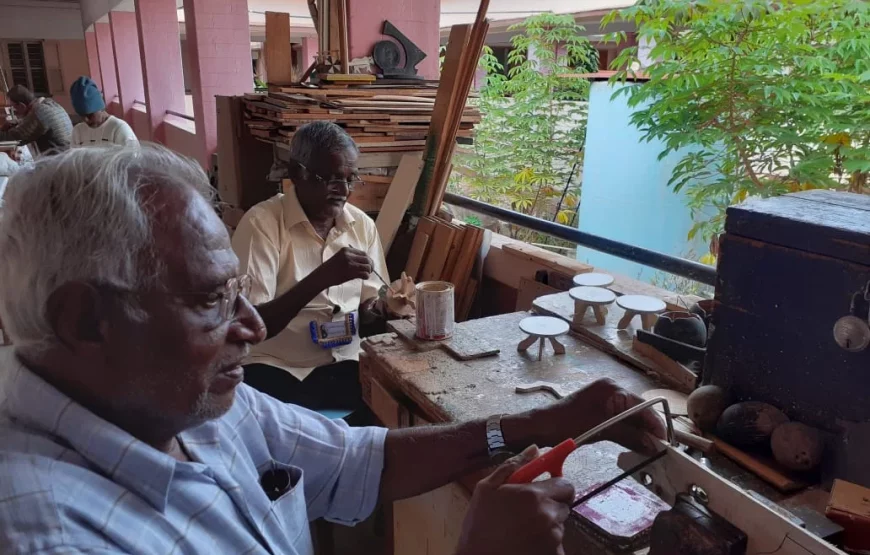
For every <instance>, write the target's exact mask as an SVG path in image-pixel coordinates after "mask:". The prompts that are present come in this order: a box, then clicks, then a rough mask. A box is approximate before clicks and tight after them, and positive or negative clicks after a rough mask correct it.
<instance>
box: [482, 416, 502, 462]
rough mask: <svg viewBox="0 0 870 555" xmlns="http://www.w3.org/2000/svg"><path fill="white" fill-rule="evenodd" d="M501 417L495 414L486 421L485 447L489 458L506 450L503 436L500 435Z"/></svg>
mask: <svg viewBox="0 0 870 555" xmlns="http://www.w3.org/2000/svg"><path fill="white" fill-rule="evenodd" d="M502 416H504V415H501V414H497V415H494V416H490V417H489V418H487V419H486V445H487V448H488V449H489V456H490V457H492V456H494V455H497V454H500V453H503V452H504V451H506V450H507V444H506V443H505V441H504V435H502V433H501V418H502Z"/></svg>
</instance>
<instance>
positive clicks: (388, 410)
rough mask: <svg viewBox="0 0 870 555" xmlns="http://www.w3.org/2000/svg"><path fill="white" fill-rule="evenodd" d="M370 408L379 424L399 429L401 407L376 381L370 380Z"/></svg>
mask: <svg viewBox="0 0 870 555" xmlns="http://www.w3.org/2000/svg"><path fill="white" fill-rule="evenodd" d="M371 387H372V390H371V408H372V412H373V413H375V416H377V417H378V420H380V421H381V423H382V424H383V425H384V426H385V427H387V428H389V429H391V430H396V429H398V428H400V427H401V426H400V423H401V421H402V416H401V412H402V407H401V405H399V402H398V401H396V400H395V399H394V398H393V396H392V395H390V392H389V391H387V389H386V388H385V387H384V386H383V385H381V383H380V382H379V381H378V380H375V379H373V380H371Z"/></svg>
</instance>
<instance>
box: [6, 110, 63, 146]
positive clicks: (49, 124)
mask: <svg viewBox="0 0 870 555" xmlns="http://www.w3.org/2000/svg"><path fill="white" fill-rule="evenodd" d="M72 130H73V126H72V121H71V120H70V119H69V115H68V114H67V113H66V110H64V109H63V106H61V105H60V104H58V103H57V102H55V101H54V100H52V99H50V98H37V99H36V100H34V101H33V103H32V104H31V105H30V110H29V111H28V112H27V115H26V116H24V118H23V119H22V120H21V123H19V124H18V125H16V126H15V127H12V128H10V129H7V130H6V131H0V141H19V142H20V143H21V144H25V145H26V144H28V143H36V146H37V148H39V152H40V153H41V154H45V153H46V152H49V151H52V150H68V149H69V144H70V140H71V138H72Z"/></svg>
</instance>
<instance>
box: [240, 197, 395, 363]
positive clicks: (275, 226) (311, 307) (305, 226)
mask: <svg viewBox="0 0 870 555" xmlns="http://www.w3.org/2000/svg"><path fill="white" fill-rule="evenodd" d="M343 247H353V248H356V249H359V250H362V251H365V252H366V253H367V254H368V255H369V258H371V259H372V263H373V264H374V269H375V270H376V271H377V272H378V273H379V274H380V275H382V276H383V277H384V279H386V280H389V277H388V276H387V264H386V261H385V260H384V251H383V248H382V247H381V240H380V237H379V236H378V230H377V227H375V222H374V221H373V220H372V219H371V218H369V217H368V216H366V214H365V213H364V212H363V211H362V210H360V209H358V208H357V207H355V206H353V205H351V204H350V203H348V204H345V205H344V209H343V211H342V213H341V216H339V217H338V218H337V219H336V222H335V227H333V228H332V230H331V231H330V232H329V235H328V236H327V237H326V240H325V241H324V240H323V239H321V238H320V237H319V236H318V235H317V232H316V231H314V227H313V226H312V225H311V222H309V221H308V218H307V217H306V216H305V212H304V211H303V210H302V206H301V205H300V204H299V200H298V199H297V198H296V192H295V190H294V189H293V188H290V189H289V192H288V193H287V194H278V195H276V196H274V197H272V198H270V199H269V200H267V201H264V202H261V203H260V204H258V205H256V206H254V207H253V208H251V209H250V210H249V211H248V212H247V213H246V214H245V215H244V217H243V218H242V220H241V221H240V222H239V225H238V227H237V228H236V231H235V233H234V234H233V250H235V252H236V255H237V256H238V257H239V263H240V265H241V272H242V273H247V274H249V275H250V276H251V278H252V279H253V285H252V287H251V302H253V303H254V304H255V305H257V304H262V303H265V302H268V301H271V300H272V299H274V298H276V297H279V296H281V295H283V294H284V293H286V292H287V291H289V290H290V289H291V288H293V287H294V286H295V285H296V284H297V283H299V282H300V281H301V280H302V279H303V278H304V277H305V276H307V275H308V274H310V273H311V272H312V271H314V269H315V268H317V267H318V266H320V265H321V264H323V263H324V262H326V261H327V260H329V259H330V258H331V257H332V256H333V255H334V254H335V253H337V252H338V251H340V250H341V249H342V248H343ZM381 285H382V283H381V281H380V280H379V279H378V278H377V276H375V275H374V274H372V275H371V277H370V278H369V279H367V280H365V281H363V280H359V279H356V280H353V281H349V282H347V283H344V284H342V285H339V286H337V287H330V288H328V289H324V290H323V291H321V292H320V293H319V294H318V295H317V296H316V297H314V299H313V300H312V301H311V302H310V303H309V304H308V305H307V306H306V307H305V308H304V309H303V310H302V311H301V312H300V313H299V314H298V315H297V316H296V318H294V319H293V320H291V321H290V323H289V324H288V325H287V327H286V328H285V329H284V330H282V331H281V332H279V333H278V335H276V336H275V337H273V338H271V339H269V340H267V341H264V342H262V343H260V344H258V345H255V346H254V347H253V348H252V349H251V354H250V356H249V357H248V359H247V360H246V361H245V362H246V363H255V362H256V363H263V364H269V365H271V366H275V367H278V368H281V369H283V370H286V371H287V372H290V373H291V374H293V376H295V377H296V378H297V379H299V380H304V379H305V378H306V377H307V376H308V375H309V374H310V373H311V371H312V370H313V369H314V368H316V367H317V366H322V365H324V364H330V363H332V362H337V361H341V360H348V359H353V360H358V359H359V351H360V346H359V334H357V336H356V337H354V340H353V343H351V344H349V345H345V346H343V347H338V348H336V349H331V350H330V349H324V348H322V347H320V346H319V345H315V344H314V343H313V342H312V340H311V333H310V331H309V324H310V322H311V321H312V320H317V321H318V322H325V321H331V320H340V319H342V318H344V316H345V315H346V314H349V313H352V312H354V311H357V310H359V305H360V303H361V302H363V301H366V300H368V299H370V298H372V297H376V296H377V294H378V290H379V289H380V288H381ZM334 304H335V305H338V306H339V307H340V309H341V310H340V312H339V313H338V314H335V315H333V313H332V307H333V305H334ZM356 317H357V326H358V325H359V314H358V313H357V315H356Z"/></svg>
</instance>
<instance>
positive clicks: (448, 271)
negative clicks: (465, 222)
mask: <svg viewBox="0 0 870 555" xmlns="http://www.w3.org/2000/svg"><path fill="white" fill-rule="evenodd" d="M457 227H459V229H457V230H456V233H455V234H454V235H453V243H451V245H450V252H449V253H448V255H447V261H445V262H444V269H443V270H441V281H450V278H451V277H452V276H453V270H454V269H456V262H457V260H459V254H460V249H461V247H462V242H463V241H464V239H465V233H466V231H467V230H466V228H465V227H462V226H457ZM454 285H456V284H454ZM458 294H459V292H458V291H456V294H455V295H454V303H455V299H456V295H458Z"/></svg>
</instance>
